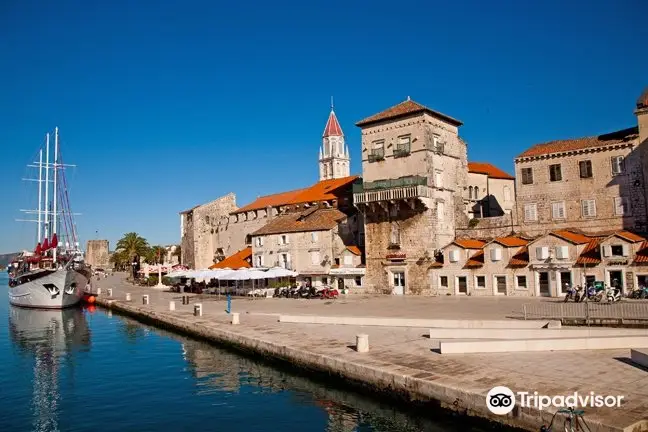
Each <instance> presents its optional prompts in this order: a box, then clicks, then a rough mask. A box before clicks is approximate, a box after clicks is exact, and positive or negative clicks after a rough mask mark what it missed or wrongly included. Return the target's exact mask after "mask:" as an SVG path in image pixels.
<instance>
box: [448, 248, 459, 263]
mask: <svg viewBox="0 0 648 432" xmlns="http://www.w3.org/2000/svg"><path fill="white" fill-rule="evenodd" d="M448 259H449V260H450V262H457V261H459V251H458V250H456V249H454V250H451V251H450V253H449V254H448Z"/></svg>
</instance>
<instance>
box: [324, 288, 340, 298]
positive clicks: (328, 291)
mask: <svg viewBox="0 0 648 432" xmlns="http://www.w3.org/2000/svg"><path fill="white" fill-rule="evenodd" d="M339 295H340V293H339V292H338V290H336V289H335V288H331V287H326V288H325V289H324V290H323V291H322V298H323V299H336V298H338V296H339Z"/></svg>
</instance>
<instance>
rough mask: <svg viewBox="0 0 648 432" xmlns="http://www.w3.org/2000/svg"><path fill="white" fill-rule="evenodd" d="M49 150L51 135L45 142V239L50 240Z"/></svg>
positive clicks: (48, 135)
mask: <svg viewBox="0 0 648 432" xmlns="http://www.w3.org/2000/svg"><path fill="white" fill-rule="evenodd" d="M49 148H50V134H49V132H48V133H47V140H46V141H45V238H49V213H50V212H49V160H50V159H49Z"/></svg>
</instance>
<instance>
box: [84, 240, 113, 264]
mask: <svg viewBox="0 0 648 432" xmlns="http://www.w3.org/2000/svg"><path fill="white" fill-rule="evenodd" d="M109 261H110V256H109V252H108V240H88V245H87V246H86V256H85V262H86V263H87V264H90V265H91V266H92V267H93V268H103V269H106V268H108V267H109V265H110V262H109Z"/></svg>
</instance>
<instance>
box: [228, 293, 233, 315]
mask: <svg viewBox="0 0 648 432" xmlns="http://www.w3.org/2000/svg"><path fill="white" fill-rule="evenodd" d="M227 313H228V314H229V313H232V296H231V295H229V294H227Z"/></svg>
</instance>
